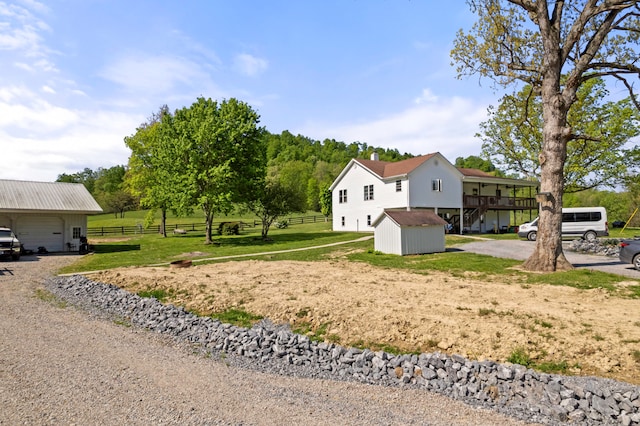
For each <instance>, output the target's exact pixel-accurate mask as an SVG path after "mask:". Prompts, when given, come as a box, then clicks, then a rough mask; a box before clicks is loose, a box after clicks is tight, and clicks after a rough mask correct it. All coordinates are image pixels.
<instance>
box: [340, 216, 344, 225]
mask: <svg viewBox="0 0 640 426" xmlns="http://www.w3.org/2000/svg"><path fill="white" fill-rule="evenodd" d="M340 223H342V226H344V216H342V217H341V218H340Z"/></svg>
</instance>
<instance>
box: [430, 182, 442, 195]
mask: <svg viewBox="0 0 640 426" xmlns="http://www.w3.org/2000/svg"><path fill="white" fill-rule="evenodd" d="M431 190H432V191H438V192H442V179H432V180H431Z"/></svg>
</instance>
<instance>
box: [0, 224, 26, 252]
mask: <svg viewBox="0 0 640 426" xmlns="http://www.w3.org/2000/svg"><path fill="white" fill-rule="evenodd" d="M21 252H22V244H20V241H18V238H17V237H16V235H15V234H14V233H13V231H12V230H11V229H9V228H4V227H0V257H10V258H11V259H13V260H20V254H21Z"/></svg>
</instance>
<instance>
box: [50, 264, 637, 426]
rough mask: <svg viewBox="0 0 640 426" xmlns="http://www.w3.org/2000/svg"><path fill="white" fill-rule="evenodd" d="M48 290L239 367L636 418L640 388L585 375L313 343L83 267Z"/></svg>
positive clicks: (620, 419)
mask: <svg viewBox="0 0 640 426" xmlns="http://www.w3.org/2000/svg"><path fill="white" fill-rule="evenodd" d="M47 287H48V289H49V290H50V291H51V292H52V293H54V294H55V295H57V296H59V297H60V298H63V299H65V300H67V301H69V302H71V303H73V304H75V305H79V306H83V307H85V308H86V309H90V310H96V309H97V310H98V311H100V312H103V313H107V314H108V315H112V316H115V317H118V318H122V319H126V321H129V322H131V324H133V325H134V326H136V327H141V328H144V329H147V330H150V331H153V332H156V333H161V334H164V335H169V336H172V337H173V338H175V339H177V340H179V341H183V342H188V343H189V344H192V345H194V347H197V348H199V350H200V351H202V352H203V353H207V354H210V355H212V356H216V357H218V358H221V359H224V360H225V362H228V363H230V364H233V365H236V366H242V367H244V368H247V369H253V370H257V371H262V372H268V373H277V374H282V375H289V376H294V377H308V378H322V379H331V380H339V381H355V382H360V383H366V384H375V385H380V386H389V387H391V386H397V387H405V388H416V389H426V390H429V391H433V392H437V393H440V394H443V395H446V396H448V397H451V398H454V399H457V400H461V401H464V402H465V403H467V404H470V405H473V406H478V407H485V408H491V409H493V410H497V411H499V412H501V413H505V414H507V415H509V416H512V417H514V418H519V419H522V420H526V421H530V422H539V423H545V424H561V423H565V422H567V421H571V422H578V423H580V424H586V425H590V424H629V425H638V424H640V423H639V422H638V421H637V419H638V417H639V416H640V408H639V406H640V388H638V387H637V386H632V385H629V384H626V383H621V382H616V381H612V380H607V379H600V378H594V377H565V376H558V375H549V374H541V373H537V372H535V371H532V370H529V369H526V368H524V367H522V366H519V365H510V364H498V363H495V362H490V361H483V362H479V361H473V360H467V359H465V358H464V357H461V356H459V355H447V354H443V353H428V354H427V353H423V354H420V355H394V354H389V353H386V352H382V351H379V352H372V351H370V350H367V349H365V350H360V349H356V348H346V347H342V346H339V345H335V344H330V343H323V342H320V343H319V342H316V341H312V340H310V339H309V338H308V337H307V336H302V335H297V334H295V333H293V332H291V331H290V329H289V328H288V327H287V326H285V325H277V324H273V323H272V322H270V321H269V320H263V321H261V322H260V323H258V324H256V325H255V326H253V327H252V328H249V329H246V328H242V327H236V326H233V325H229V324H223V323H221V322H220V321H218V320H214V319H211V318H208V317H198V316H195V315H193V314H191V313H189V312H187V311H185V310H184V309H183V308H181V307H176V306H173V305H163V304H162V303H160V302H159V301H157V300H156V299H153V298H142V297H140V296H138V295H135V294H131V293H128V292H126V291H124V290H122V289H120V288H118V287H116V286H113V285H111V284H104V283H99V282H94V281H91V280H89V279H87V278H86V277H83V276H72V277H58V278H54V279H50V280H49V281H48V283H47Z"/></svg>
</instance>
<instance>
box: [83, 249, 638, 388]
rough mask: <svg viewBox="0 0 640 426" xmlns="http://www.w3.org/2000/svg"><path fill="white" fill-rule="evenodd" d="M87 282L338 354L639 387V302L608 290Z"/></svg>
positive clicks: (361, 272)
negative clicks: (306, 337)
mask: <svg viewBox="0 0 640 426" xmlns="http://www.w3.org/2000/svg"><path fill="white" fill-rule="evenodd" d="M90 278H92V279H94V280H99V281H102V282H106V283H111V284H115V285H118V286H120V287H122V288H125V289H127V290H129V291H132V292H137V291H140V290H152V289H163V290H165V291H167V292H168V293H170V294H172V297H171V298H170V299H169V302H170V303H174V304H177V305H182V306H185V307H186V308H187V309H190V310H194V311H197V312H199V313H202V314H208V313H211V312H220V311H224V310H226V309H228V308H239V309H243V310H245V311H248V312H250V313H253V314H257V315H261V316H263V317H267V318H270V319H271V320H273V321H274V322H286V323H290V324H291V326H292V328H294V329H296V328H298V329H303V330H306V329H310V330H312V331H311V332H313V331H315V332H316V333H319V334H320V335H321V337H323V338H324V339H325V340H328V341H332V342H338V343H340V344H342V345H358V346H360V345H364V346H366V347H369V348H373V349H380V348H384V349H388V348H396V349H400V350H403V351H418V352H433V351H440V352H446V353H458V354H461V355H463V356H465V357H467V358H470V359H478V360H485V359H490V360H494V361H499V362H504V361H506V360H507V358H508V357H509V356H510V355H511V354H512V353H514V351H517V350H520V353H522V354H525V355H527V356H530V357H531V358H532V359H533V360H534V361H535V362H536V363H542V362H553V363H566V365H568V366H569V368H568V370H567V372H568V373H569V374H583V375H596V376H600V377H610V378H615V379H619V380H623V381H627V382H630V383H634V384H640V300H631V299H624V298H618V297H613V296H610V295H609V294H607V293H606V292H605V291H601V290H587V291H585V290H577V289H574V288H569V287H560V286H547V285H531V286H528V285H523V284H517V283H515V284H514V283H502V282H486V281H478V280H476V279H474V278H473V277H468V278H458V277H453V276H451V275H448V274H445V273H438V272H429V273H428V274H415V273H408V272H404V271H398V270H386V269H378V268H375V267H372V266H370V265H366V264H361V263H354V262H347V261H344V260H335V261H323V262H291V261H280V262H266V261H234V262H228V263H220V264H210V265H198V266H195V265H194V266H192V267H190V268H168V267H149V268H124V269H118V270H112V271H109V272H103V273H99V274H94V275H91V276H90ZM632 283H633V284H637V282H635V281H634V282H632ZM623 285H624V283H623Z"/></svg>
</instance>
